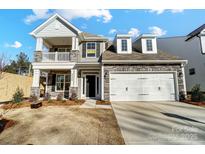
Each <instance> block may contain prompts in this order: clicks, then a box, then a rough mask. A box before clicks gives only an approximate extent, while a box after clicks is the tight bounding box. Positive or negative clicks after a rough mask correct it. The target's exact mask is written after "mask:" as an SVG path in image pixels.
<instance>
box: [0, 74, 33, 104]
mask: <svg viewBox="0 0 205 154" xmlns="http://www.w3.org/2000/svg"><path fill="white" fill-rule="evenodd" d="M31 86H32V77H30V76H23V75H17V74H12V73H6V72H3V73H2V74H1V77H0V102H5V101H11V100H12V97H13V94H14V93H15V91H16V89H17V87H19V88H21V89H22V90H23V93H24V97H27V98H28V97H30V90H31Z"/></svg>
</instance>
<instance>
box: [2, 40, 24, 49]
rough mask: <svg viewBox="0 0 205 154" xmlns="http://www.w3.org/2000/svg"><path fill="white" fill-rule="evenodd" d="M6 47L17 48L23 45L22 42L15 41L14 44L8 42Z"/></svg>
mask: <svg viewBox="0 0 205 154" xmlns="http://www.w3.org/2000/svg"><path fill="white" fill-rule="evenodd" d="M5 47H6V48H16V49H17V48H20V47H22V44H21V42H19V41H15V42H14V43H13V44H9V43H6V44H5Z"/></svg>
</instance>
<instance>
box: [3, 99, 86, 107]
mask: <svg viewBox="0 0 205 154" xmlns="http://www.w3.org/2000/svg"><path fill="white" fill-rule="evenodd" d="M84 102H85V100H81V99H80V100H74V101H71V100H62V101H57V100H49V101H42V106H43V107H46V106H73V105H82V104H83V103H84ZM30 106H31V102H20V103H7V104H4V105H2V106H1V108H3V109H4V110H8V109H18V108H22V107H30Z"/></svg>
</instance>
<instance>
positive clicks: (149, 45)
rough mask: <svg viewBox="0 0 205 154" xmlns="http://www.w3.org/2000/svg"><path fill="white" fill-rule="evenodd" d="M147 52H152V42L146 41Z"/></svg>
mask: <svg viewBox="0 0 205 154" xmlns="http://www.w3.org/2000/svg"><path fill="white" fill-rule="evenodd" d="M146 46H147V51H152V50H153V49H152V40H146Z"/></svg>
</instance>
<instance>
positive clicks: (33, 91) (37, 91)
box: [31, 87, 40, 98]
mask: <svg viewBox="0 0 205 154" xmlns="http://www.w3.org/2000/svg"><path fill="white" fill-rule="evenodd" d="M31 96H37V97H38V98H39V96H40V88H39V87H31Z"/></svg>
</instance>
